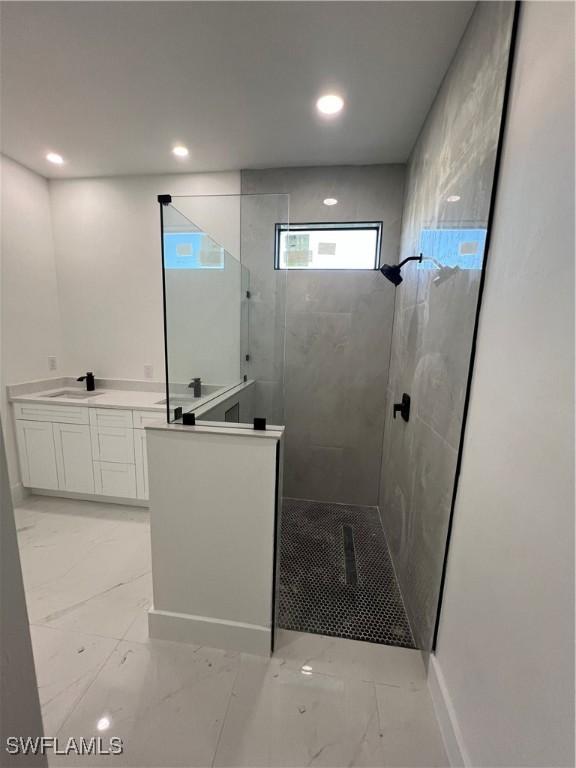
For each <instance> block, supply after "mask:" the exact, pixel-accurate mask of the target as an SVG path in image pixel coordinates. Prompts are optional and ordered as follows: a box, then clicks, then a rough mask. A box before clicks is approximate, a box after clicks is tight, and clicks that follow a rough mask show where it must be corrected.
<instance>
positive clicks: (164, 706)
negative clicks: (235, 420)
mask: <svg viewBox="0 0 576 768" xmlns="http://www.w3.org/2000/svg"><path fill="white" fill-rule="evenodd" d="M16 522H17V527H18V529H19V534H18V535H19V542H20V547H21V553H22V566H23V571H24V581H25V586H26V594H27V600H28V608H29V615H30V621H31V624H32V640H33V645H34V656H35V660H36V666H37V675H38V685H39V688H40V698H41V702H42V710H43V716H44V724H45V732H46V735H50V736H56V735H57V736H59V737H60V739H61V740H62V739H67V738H68V737H70V736H74V737H76V738H79V737H81V736H83V737H85V738H89V737H90V736H102V737H103V738H104V739H107V738H108V737H109V736H119V737H120V738H122V740H123V743H124V753H123V754H122V755H121V756H117V757H113V756H105V757H99V758H94V757H91V758H85V759H80V758H78V757H77V756H75V755H74V756H73V755H71V756H70V757H68V758H64V757H60V758H58V759H57V760H56V759H51V763H52V764H53V765H56V764H62V763H64V764H66V765H68V766H76V765H79V764H82V763H84V762H91V763H93V762H98V764H100V765H108V766H135V767H136V766H150V767H151V768H152V767H157V766H166V767H168V766H210V765H216V766H269V767H270V768H272V767H273V766H304V765H321V766H443V765H447V759H446V756H445V753H444V750H443V747H442V742H441V739H440V735H439V732H438V728H437V724H436V721H435V718H434V714H433V710H432V704H431V701H430V697H429V694H428V690H427V687H426V680H425V672H424V668H423V665H422V661H421V658H420V655H419V653H418V652H417V651H411V650H406V649H403V648H392V647H389V646H379V645H372V644H366V643H359V642H354V641H350V640H340V639H335V638H326V637H321V636H318V635H301V634H299V633H295V632H287V631H280V632H279V633H278V639H277V650H276V653H275V656H274V658H273V659H271V660H266V659H260V658H257V657H254V656H249V655H246V654H233V653H227V652H225V651H221V650H217V649H213V648H206V647H198V646H190V645H181V644H178V643H166V642H159V641H152V640H149V638H148V631H147V620H146V612H147V609H148V607H149V605H150V602H151V579H150V542H149V525H148V514H147V512H146V511H145V510H141V509H137V508H131V507H119V506H114V505H107V504H96V503H92V502H79V501H66V500H62V499H52V498H45V497H31V498H30V499H27V500H26V502H25V503H23V504H22V505H21V507H20V508H18V509H17V510H16ZM99 723H100V729H99V727H98V724H99ZM103 724H104V725H106V726H107V727H105V728H102V726H103Z"/></svg>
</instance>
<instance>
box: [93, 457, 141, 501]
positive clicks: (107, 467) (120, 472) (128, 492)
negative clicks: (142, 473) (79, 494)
mask: <svg viewBox="0 0 576 768" xmlns="http://www.w3.org/2000/svg"><path fill="white" fill-rule="evenodd" d="M94 487H95V490H96V493H98V494H101V495H103V496H120V497H122V498H128V499H135V498H136V468H135V466H134V464H114V463H112V462H108V461H95V462H94Z"/></svg>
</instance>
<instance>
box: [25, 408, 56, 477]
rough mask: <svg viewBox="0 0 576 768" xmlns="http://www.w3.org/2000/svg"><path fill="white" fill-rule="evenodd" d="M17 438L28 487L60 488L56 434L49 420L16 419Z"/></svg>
mask: <svg viewBox="0 0 576 768" xmlns="http://www.w3.org/2000/svg"><path fill="white" fill-rule="evenodd" d="M16 439H17V442H18V455H19V457H20V469H21V472H22V485H24V486H25V487H27V488H46V489H51V490H57V489H58V472H57V469H56V451H55V449H54V435H53V433H52V424H50V422H49V421H44V422H42V421H21V420H17V421H16Z"/></svg>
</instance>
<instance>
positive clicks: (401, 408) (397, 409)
mask: <svg viewBox="0 0 576 768" xmlns="http://www.w3.org/2000/svg"><path fill="white" fill-rule="evenodd" d="M392 413H393V415H394V418H396V414H397V413H399V414H400V416H402V418H403V419H404V421H410V395H407V394H406V392H404V394H403V395H402V402H401V403H394V408H393V411H392Z"/></svg>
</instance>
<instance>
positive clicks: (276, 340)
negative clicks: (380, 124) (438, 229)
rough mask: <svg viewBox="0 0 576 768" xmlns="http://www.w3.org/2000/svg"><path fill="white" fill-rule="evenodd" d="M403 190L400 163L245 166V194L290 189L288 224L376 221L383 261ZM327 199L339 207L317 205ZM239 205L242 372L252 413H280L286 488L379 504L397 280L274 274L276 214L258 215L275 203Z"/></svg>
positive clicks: (394, 238)
mask: <svg viewBox="0 0 576 768" xmlns="http://www.w3.org/2000/svg"><path fill="white" fill-rule="evenodd" d="M403 187H404V166H402V165H380V166H346V167H321V168H279V169H268V170H259V171H243V172H242V192H243V194H248V193H278V192H284V193H289V194H290V221H291V222H298V223H302V222H326V221H371V220H375V221H382V222H383V240H382V256H381V258H382V261H386V262H390V263H395V262H396V261H397V259H398V253H399V248H400V228H401V215H402V199H403ZM327 197H335V198H337V200H338V205H336V206H332V207H330V208H328V207H327V206H325V205H324V204H323V200H324V199H325V198H327ZM273 199H274V198H273ZM263 201H264V202H263ZM242 206H243V207H242V217H241V224H242V232H241V238H242V261H243V263H244V264H245V266H247V267H248V268H249V269H250V272H251V282H252V287H253V291H252V299H251V306H250V310H251V312H250V354H251V361H250V369H249V376H250V378H254V379H255V380H256V381H257V384H256V393H257V394H256V397H257V406H256V407H257V409H258V407H260V408H261V409H262V410H266V408H268V409H269V414H270V415H269V418H270V419H271V420H272V421H274V420H275V419H276V418H277V417H280V414H281V413H282V410H283V419H282V421H281V423H284V424H285V425H286V436H285V437H286V444H285V451H286V454H285V456H286V459H285V466H284V484H285V488H284V490H285V494H286V495H287V496H290V497H293V498H307V499H314V500H316V501H326V502H329V501H335V502H340V503H348V504H360V505H367V506H369V505H375V504H376V503H377V498H378V483H379V476H380V460H381V450H382V436H383V429H384V414H385V411H386V387H387V381H388V362H389V355H390V339H391V335H392V320H393V313H394V288H393V286H392V285H391V284H390V283H388V282H387V281H386V280H385V279H384V278H383V277H382V276H381V275H380V273H379V272H375V271H343V272H338V271H332V272H329V271H328V272H321V271H310V272H307V271H295V270H294V271H289V272H282V271H275V270H274V263H273V259H274V223H275V221H274V220H273V213H274V212H273V211H272V210H265V211H264V212H263V211H262V206H264V207H268V208H270V207H271V203H270V202H266V198H262V197H259V198H253V199H252V198H250V197H245V198H243V202H242ZM263 214H264V215H263ZM276 221H283V219H278V218H277V219H276ZM284 329H285V330H284ZM284 333H285V338H284ZM284 341H285V342H286V343H285V355H284ZM283 383H284V389H283ZM283 392H284V398H282V393H283ZM282 406H283V408H282ZM264 415H266V414H264Z"/></svg>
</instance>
